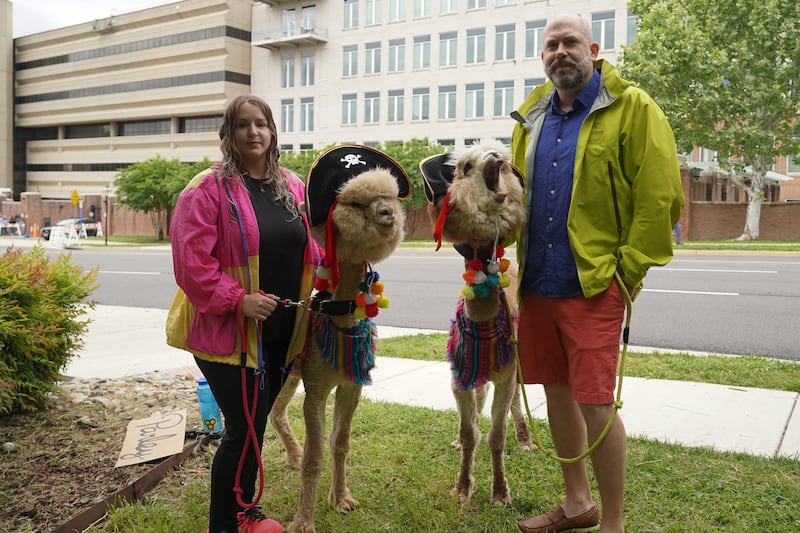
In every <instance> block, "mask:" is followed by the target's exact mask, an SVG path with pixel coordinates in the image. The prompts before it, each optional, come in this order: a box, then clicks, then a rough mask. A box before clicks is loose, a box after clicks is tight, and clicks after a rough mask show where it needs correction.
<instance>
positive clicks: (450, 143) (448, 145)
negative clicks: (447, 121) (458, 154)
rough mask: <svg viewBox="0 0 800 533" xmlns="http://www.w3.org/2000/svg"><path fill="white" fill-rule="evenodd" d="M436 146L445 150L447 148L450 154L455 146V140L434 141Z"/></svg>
mask: <svg viewBox="0 0 800 533" xmlns="http://www.w3.org/2000/svg"><path fill="white" fill-rule="evenodd" d="M436 144H438V145H440V146H444V147H445V148H447V151H448V152H452V151H453V149H454V148H455V146H456V140H455V139H438V140H437V141H436Z"/></svg>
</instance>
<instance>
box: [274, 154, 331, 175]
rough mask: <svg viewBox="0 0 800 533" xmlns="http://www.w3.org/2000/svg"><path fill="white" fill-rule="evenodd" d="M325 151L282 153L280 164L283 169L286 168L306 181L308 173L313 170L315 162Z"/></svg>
mask: <svg viewBox="0 0 800 533" xmlns="http://www.w3.org/2000/svg"><path fill="white" fill-rule="evenodd" d="M322 152H323V150H303V151H300V152H281V159H280V163H281V166H282V167H286V168H288V169H289V170H291V171H292V172H294V173H295V174H297V175H298V176H300V179H301V180H303V181H305V180H306V178H307V177H308V171H309V170H311V165H312V164H313V163H314V160H315V159H316V158H317V156H319V154H321V153H322Z"/></svg>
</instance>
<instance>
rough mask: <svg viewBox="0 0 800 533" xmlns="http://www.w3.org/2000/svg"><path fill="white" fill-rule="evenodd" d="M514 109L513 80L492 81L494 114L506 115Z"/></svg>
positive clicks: (497, 115) (498, 115)
mask: <svg viewBox="0 0 800 533" xmlns="http://www.w3.org/2000/svg"><path fill="white" fill-rule="evenodd" d="M512 111H514V82H513V81H496V82H494V116H496V117H507V116H508V115H509V114H510V113H511V112H512Z"/></svg>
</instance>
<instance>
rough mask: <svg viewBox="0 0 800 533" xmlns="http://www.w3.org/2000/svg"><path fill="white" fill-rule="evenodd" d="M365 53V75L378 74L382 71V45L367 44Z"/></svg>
mask: <svg viewBox="0 0 800 533" xmlns="http://www.w3.org/2000/svg"><path fill="white" fill-rule="evenodd" d="M365 47H366V51H365V52H364V74H377V73H379V72H380V71H381V43H379V42H377V43H367V44H366V46H365Z"/></svg>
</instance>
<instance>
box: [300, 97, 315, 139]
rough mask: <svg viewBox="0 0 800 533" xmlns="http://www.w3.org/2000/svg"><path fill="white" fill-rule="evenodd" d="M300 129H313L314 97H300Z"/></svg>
mask: <svg viewBox="0 0 800 533" xmlns="http://www.w3.org/2000/svg"><path fill="white" fill-rule="evenodd" d="M300 131H314V98H313V97H307V98H301V99H300Z"/></svg>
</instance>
